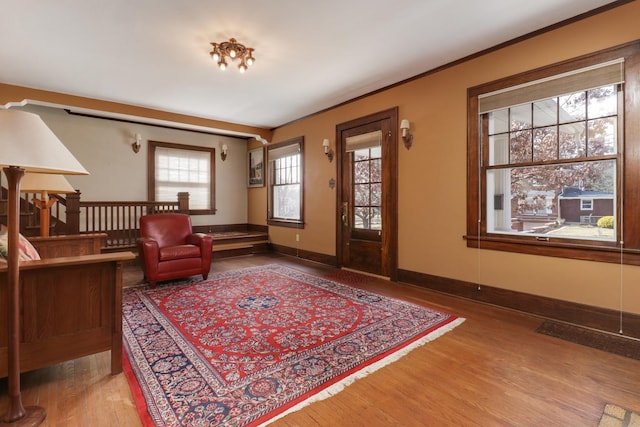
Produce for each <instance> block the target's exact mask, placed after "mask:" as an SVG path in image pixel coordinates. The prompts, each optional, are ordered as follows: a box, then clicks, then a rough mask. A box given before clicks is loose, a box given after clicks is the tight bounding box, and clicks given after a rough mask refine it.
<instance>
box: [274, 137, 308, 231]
mask: <svg viewBox="0 0 640 427" xmlns="http://www.w3.org/2000/svg"><path fill="white" fill-rule="evenodd" d="M303 143H304V140H303V138H302V137H299V138H294V139H291V140H289V141H285V142H282V143H279V144H273V145H271V146H269V147H268V148H267V158H268V161H269V168H268V171H269V188H268V192H269V196H268V197H269V201H268V223H269V224H270V225H280V226H285V227H296V228H303V227H304V218H303V212H304V209H303V200H304V197H303V185H302V180H303V176H304V173H303V161H302V160H303Z"/></svg>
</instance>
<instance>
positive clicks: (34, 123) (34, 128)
mask: <svg viewBox="0 0 640 427" xmlns="http://www.w3.org/2000/svg"><path fill="white" fill-rule="evenodd" d="M0 147H2V150H1V151H0V167H2V168H3V171H4V173H5V175H6V177H7V187H8V190H9V192H8V193H9V194H8V209H7V233H8V236H7V245H8V248H7V252H8V253H7V287H8V289H7V307H6V308H5V307H2V308H1V309H2V310H5V309H6V312H7V318H8V322H7V324H8V328H9V329H8V335H7V337H8V342H7V359H8V363H7V365H8V366H7V372H8V384H9V410H8V413H7V414H5V415H4V416H3V417H2V425H5V426H37V425H39V424H40V423H42V421H44V418H45V417H46V415H47V413H46V411H45V410H44V408H42V407H39V406H29V407H26V408H25V407H24V406H23V405H22V396H21V393H20V329H21V327H20V264H19V260H18V254H19V251H18V245H19V232H20V180H21V179H22V176H23V175H24V174H25V172H37V173H54V174H81V175H86V174H88V172H87V171H86V169H85V168H84V167H83V166H82V165H81V164H80V163H79V162H78V160H76V158H75V157H73V155H72V154H71V152H69V150H67V148H66V147H65V146H64V145H63V144H62V142H60V140H59V139H58V138H57V137H56V136H55V134H54V133H53V132H52V131H51V129H49V128H48V127H47V125H46V124H45V123H44V121H42V119H41V118H40V116H38V115H37V114H33V113H28V112H25V111H17V110H0Z"/></svg>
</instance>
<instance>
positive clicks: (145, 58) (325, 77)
mask: <svg viewBox="0 0 640 427" xmlns="http://www.w3.org/2000/svg"><path fill="white" fill-rule="evenodd" d="M608 3H612V1H610V0H609V1H608V0H534V1H532V0H482V1H480V0H322V1H320V0H316V1H313V0H268V1H267V0H227V1H226V2H223V1H220V0H182V1H179V0H108V1H107V0H57V1H43V0H0V10H1V12H0V82H2V83H9V84H13V85H20V86H27V87H32V88H38V89H46V90H51V91H55V92H62V93H69V94H73V95H80V96H86V97H91V98H97V99H102V100H108V101H116V102H122V103H126V104H132V105H137V106H142V107H150V108H155V109H160V110H165V111H170V112H176V113H183V114H188V115H193V116H197V117H204V118H210V119H216V120H222V121H228V122H233V123H240V124H247V125H252V126H259V127H267V128H272V127H277V126H279V125H282V124H284V123H287V122H290V121H292V120H295V119H298V118H300V117H304V116H306V115H309V114H312V113H314V112H317V111H320V110H323V109H325V108H328V107H330V106H333V105H336V104H339V103H342V102H344V101H348V100H350V99H353V98H355V97H358V96H360V95H363V94H366V93H369V92H372V91H374V90H376V89H379V88H382V87H385V86H388V85H391V84H393V83H397V82H399V81H402V80H405V79H407V78H410V77H412V76H415V75H418V74H421V73H423V72H425V71H428V70H431V69H434V68H436V67H438V66H441V65H444V64H447V63H450V62H452V61H455V60H457V59H460V58H463V57H465V56H467V55H470V54H472V53H475V52H478V51H481V50H484V49H486V48H489V47H492V46H495V45H497V44H500V43H502V42H505V41H508V40H511V39H514V38H516V37H519V36H522V35H524V34H527V33H530V32H532V31H535V30H537V29H540V28H543V27H546V26H548V25H551V24H554V23H557V22H560V21H562V20H564V19H567V18H570V17H573V16H576V15H579V14H581V13H583V12H587V11H589V10H592V9H595V8H597V7H599V6H602V5H605V4H608ZM230 37H235V38H236V39H237V40H238V41H239V42H241V43H244V44H246V45H247V46H250V47H253V48H255V54H254V56H255V58H256V62H255V64H254V65H253V66H252V67H251V68H250V69H249V71H247V72H246V73H245V74H240V73H239V72H238V70H237V69H236V67H235V66H236V65H237V64H234V66H230V67H229V68H228V69H227V70H225V71H224V72H222V71H220V70H218V68H217V66H216V65H215V63H214V62H213V61H212V60H211V58H210V56H209V51H210V50H211V46H210V44H209V42H212V41H217V42H220V41H225V40H227V39H229V38H230Z"/></svg>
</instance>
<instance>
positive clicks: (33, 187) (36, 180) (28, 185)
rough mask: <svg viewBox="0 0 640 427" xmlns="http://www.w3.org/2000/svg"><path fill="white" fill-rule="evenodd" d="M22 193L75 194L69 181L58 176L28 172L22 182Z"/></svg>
mask: <svg viewBox="0 0 640 427" xmlns="http://www.w3.org/2000/svg"><path fill="white" fill-rule="evenodd" d="M20 191H22V192H24V193H40V192H43V191H48V192H50V193H56V194H66V193H75V192H76V190H75V189H74V188H73V187H72V186H71V184H69V181H67V179H66V178H65V177H64V176H62V175H58V174H53V173H35V172H27V173H25V174H24V177H23V178H22V180H21V181H20Z"/></svg>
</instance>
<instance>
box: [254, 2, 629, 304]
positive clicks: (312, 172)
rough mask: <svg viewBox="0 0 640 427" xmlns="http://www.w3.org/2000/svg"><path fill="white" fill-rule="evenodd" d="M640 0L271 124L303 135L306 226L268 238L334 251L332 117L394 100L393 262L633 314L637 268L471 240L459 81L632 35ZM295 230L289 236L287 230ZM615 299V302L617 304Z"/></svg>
mask: <svg viewBox="0 0 640 427" xmlns="http://www.w3.org/2000/svg"><path fill="white" fill-rule="evenodd" d="M639 16H640V2H638V1H636V2H632V3H630V4H627V5H624V6H621V7H618V8H616V9H613V10H611V11H608V12H606V13H604V14H602V15H599V16H595V17H591V18H588V19H586V20H583V21H580V22H577V23H573V24H571V25H569V26H566V27H563V28H560V29H556V30H554V31H552V32H548V33H544V34H541V35H539V36H537V37H535V38H533V39H529V40H526V41H523V42H521V43H518V44H516V45H512V46H508V47H506V48H503V49H502V50H499V51H496V52H492V53H490V54H487V55H484V56H482V57H478V58H476V59H473V60H470V61H467V62H464V63H462V64H459V65H457V66H455V67H452V68H448V69H446V70H443V71H441V72H438V73H434V74H430V75H427V76H425V77H423V78H420V79H417V80H414V81H411V82H408V83H406V84H404V85H401V86H398V87H394V88H391V89H389V90H387V91H384V92H381V93H379V94H375V95H372V96H369V97H366V98H364V99H361V100H358V101H355V102H352V103H349V104H347V105H344V106H341V107H338V108H335V109H332V110H330V111H327V112H324V113H322V114H318V115H315V116H313V117H310V118H307V119H303V120H300V121H297V122H295V123H292V124H290V125H286V126H283V127H281V128H278V129H276V130H275V131H274V133H273V138H272V141H273V142H279V141H284V140H286V139H288V138H292V137H295V136H304V138H305V223H306V225H305V228H304V230H295V229H287V228H281V227H270V235H271V240H272V241H273V242H274V243H276V244H281V245H285V246H289V247H296V246H297V245H298V247H299V248H301V249H304V250H308V251H312V252H317V253H322V254H328V255H335V246H336V243H335V224H334V222H335V213H334V212H335V209H336V206H335V205H336V193H335V190H331V189H330V188H329V186H328V182H329V180H330V179H331V178H335V177H336V163H335V160H334V162H333V163H329V162H328V161H327V159H326V157H325V156H324V154H323V151H322V146H321V145H322V140H323V138H329V139H330V140H331V141H332V144H334V145H335V141H334V139H335V129H336V125H337V124H339V123H343V122H346V121H349V120H352V119H355V118H358V117H362V116H365V115H367V114H371V113H374V112H377V111H381V110H385V109H387V108H391V107H394V106H398V107H399V116H400V117H399V119H404V118H406V119H409V120H410V121H411V124H412V132H413V133H414V142H413V147H412V148H411V150H410V151H407V150H406V149H405V148H404V147H403V146H402V144H400V145H399V146H400V148H399V150H400V155H399V167H398V168H399V170H398V177H399V212H400V213H399V260H398V261H399V262H398V265H399V268H401V269H405V270H410V271H416V272H421V273H427V274H432V275H437V276H442V277H447V278H451V279H458V280H464V281H470V282H477V283H481V284H486V285H490V286H496V287H500V288H505V289H512V290H516V291H520V292H526V293H531V294H536V295H542V296H546V297H552V298H559V299H563V300H567V301H573V302H578V303H584V304H589V305H594V306H600V307H606V308H612V309H616V310H617V309H620V308H622V310H624V311H628V312H632V313H640V268H639V267H633V266H624V267H622V268H621V267H620V266H618V265H615V264H606V263H594V262H586V261H574V260H567V259H559V258H550V257H540V256H531V255H520V254H512V253H506V252H495V251H484V250H476V249H470V248H467V247H466V243H465V241H464V240H463V238H462V236H463V235H464V234H465V230H466V144H467V139H466V132H467V118H466V111H467V110H466V102H467V98H466V92H467V88H469V87H472V86H476V85H479V84H482V83H486V82H489V81H492V80H496V79H499V78H502V77H506V76H509V75H512V74H515V73H519V72H522V71H526V70H530V69H534V68H537V67H541V66H544V65H548V64H552V63H555V62H559V61H563V60H565V59H570V58H573V57H576V56H580V55H583V54H588V53H592V52H595V51H598V50H601V49H604V48H607V47H611V46H615V45H619V44H623V43H626V42H629V41H633V40H636V39H640V25H638V23H637V18H638V17H639ZM265 212H266V189H265V188H260V189H251V190H249V213H248V218H249V221H250V222H252V223H256V224H266V221H265V216H266V214H265ZM296 233H300V236H301V238H300V242H299V243H296V241H295V234H296ZM621 301H622V303H621Z"/></svg>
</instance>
